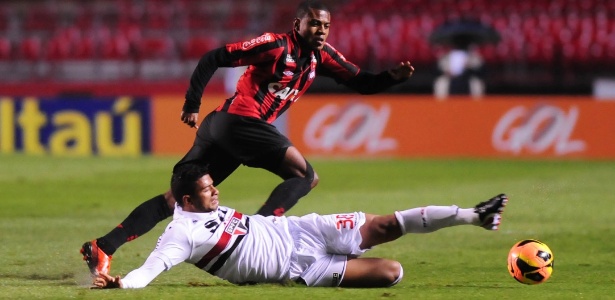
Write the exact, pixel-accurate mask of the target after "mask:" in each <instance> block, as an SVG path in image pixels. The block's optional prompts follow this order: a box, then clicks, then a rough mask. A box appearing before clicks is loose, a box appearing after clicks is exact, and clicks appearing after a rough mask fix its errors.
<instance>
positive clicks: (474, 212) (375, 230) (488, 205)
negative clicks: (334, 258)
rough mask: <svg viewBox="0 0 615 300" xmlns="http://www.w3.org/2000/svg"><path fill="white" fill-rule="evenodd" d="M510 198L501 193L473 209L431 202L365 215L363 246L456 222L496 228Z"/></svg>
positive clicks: (366, 246) (436, 228)
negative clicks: (410, 207)
mask: <svg viewBox="0 0 615 300" xmlns="http://www.w3.org/2000/svg"><path fill="white" fill-rule="evenodd" d="M507 201H508V197H506V195H504V194H500V195H497V196H495V197H493V198H491V199H489V200H487V201H484V202H481V203H479V204H477V205H476V206H475V207H473V208H459V207H457V206H455V205H452V206H435V205H432V206H425V207H418V208H412V209H407V210H403V211H396V212H395V213H394V214H390V215H382V216H380V215H370V214H366V215H365V224H364V225H363V226H361V228H360V232H361V237H362V242H361V245H360V247H361V249H369V248H371V247H373V246H376V245H379V244H382V243H386V242H390V241H393V240H395V239H397V238H399V237H401V236H402V235H404V234H406V233H429V232H433V231H436V230H440V229H442V228H446V227H450V226H457V225H476V226H481V227H483V228H485V229H488V230H497V229H498V227H499V225H500V221H501V214H502V212H503V211H504V207H505V206H506V203H507Z"/></svg>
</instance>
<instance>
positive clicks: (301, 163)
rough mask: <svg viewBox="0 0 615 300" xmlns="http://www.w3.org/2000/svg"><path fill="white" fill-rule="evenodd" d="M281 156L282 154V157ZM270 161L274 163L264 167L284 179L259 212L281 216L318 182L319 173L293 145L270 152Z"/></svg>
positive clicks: (265, 214)
mask: <svg viewBox="0 0 615 300" xmlns="http://www.w3.org/2000/svg"><path fill="white" fill-rule="evenodd" d="M282 154H283V156H282ZM280 156H282V158H281V159H280V158H279V157H280ZM280 160H281V162H280V163H277V164H275V161H280ZM269 161H271V162H272V164H270V165H269V166H264V168H265V169H267V170H269V171H270V172H272V173H274V174H277V175H278V176H280V177H281V178H282V179H284V181H283V182H282V183H280V184H279V185H278V186H276V187H275V188H274V189H273V191H272V192H271V194H270V195H269V198H267V201H266V202H265V204H264V205H263V206H262V207H261V208H260V209H259V210H258V212H257V214H260V215H264V216H269V215H276V216H281V215H283V214H284V213H285V212H287V211H288V210H289V209H290V208H291V207H293V206H294V205H295V204H297V202H298V201H299V199H300V198H301V197H303V196H305V195H307V194H308V193H309V192H310V191H311V190H312V188H314V187H315V186H316V185H317V184H318V175H317V174H316V172H315V171H314V169H313V168H312V166H311V165H310V163H309V162H308V161H307V160H306V159H305V158H304V157H303V155H301V153H300V152H299V150H297V148H295V147H293V146H291V147H288V148H287V149H286V150H285V151H284V149H281V150H279V151H278V153H272V154H270V155H269Z"/></svg>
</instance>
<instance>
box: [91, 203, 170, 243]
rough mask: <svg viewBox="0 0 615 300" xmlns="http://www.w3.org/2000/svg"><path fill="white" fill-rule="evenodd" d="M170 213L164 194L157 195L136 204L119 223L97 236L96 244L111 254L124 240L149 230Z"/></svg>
mask: <svg viewBox="0 0 615 300" xmlns="http://www.w3.org/2000/svg"><path fill="white" fill-rule="evenodd" d="M172 214H173V211H172V210H170V209H169V206H168V205H167V201H166V200H165V199H164V195H158V196H156V197H154V198H152V199H149V200H147V201H145V202H143V203H141V205H139V206H137V208H135V209H134V210H133V211H132V212H131V213H130V215H128V217H127V218H126V219H125V220H124V221H123V222H122V223H121V224H120V225H118V226H117V227H115V228H113V230H111V231H110V232H109V233H107V235H105V236H103V237H100V238H98V239H97V240H96V244H97V245H98V248H100V249H101V250H102V251H103V252H105V253H106V254H107V255H113V253H115V251H116V250H117V249H118V248H119V247H121V246H122V245H124V244H125V243H126V242H129V241H132V240H134V239H136V238H138V237H139V236H141V235H143V234H145V233H146V232H148V231H150V230H151V229H152V228H154V227H155V226H156V224H158V222H160V221H162V220H164V219H166V218H168V217H169V216H171V215H172Z"/></svg>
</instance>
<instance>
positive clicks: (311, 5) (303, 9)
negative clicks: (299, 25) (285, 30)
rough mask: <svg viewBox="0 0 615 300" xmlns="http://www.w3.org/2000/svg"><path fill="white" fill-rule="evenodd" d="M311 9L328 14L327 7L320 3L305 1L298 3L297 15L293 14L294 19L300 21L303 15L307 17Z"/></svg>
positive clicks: (310, 0)
mask: <svg viewBox="0 0 615 300" xmlns="http://www.w3.org/2000/svg"><path fill="white" fill-rule="evenodd" d="M312 9H317V10H324V11H326V12H329V9H328V8H327V6H325V5H324V4H323V3H322V2H320V1H317V0H306V1H303V2H301V3H299V6H297V13H296V14H295V17H297V18H298V19H301V18H303V17H305V15H307V14H308V13H309V12H310V10H312Z"/></svg>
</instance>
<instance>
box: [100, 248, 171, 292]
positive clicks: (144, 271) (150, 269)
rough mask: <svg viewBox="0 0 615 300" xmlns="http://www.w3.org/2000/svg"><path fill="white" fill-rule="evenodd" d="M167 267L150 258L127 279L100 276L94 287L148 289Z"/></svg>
mask: <svg viewBox="0 0 615 300" xmlns="http://www.w3.org/2000/svg"><path fill="white" fill-rule="evenodd" d="M164 270H166V266H165V264H164V262H163V261H162V260H161V259H159V258H157V257H153V256H150V257H149V258H148V259H147V260H146V261H145V263H144V264H143V266H141V267H140V268H138V269H136V270H133V271H131V272H130V273H128V275H126V277H124V278H121V277H120V276H119V275H117V276H115V277H112V276H110V275H108V274H99V275H98V277H96V278H95V279H94V287H95V288H101V289H113V288H119V289H138V288H143V287H146V286H147V285H148V284H149V283H150V282H152V280H154V278H156V276H158V275H160V273H162V272H163V271H164Z"/></svg>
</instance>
